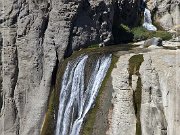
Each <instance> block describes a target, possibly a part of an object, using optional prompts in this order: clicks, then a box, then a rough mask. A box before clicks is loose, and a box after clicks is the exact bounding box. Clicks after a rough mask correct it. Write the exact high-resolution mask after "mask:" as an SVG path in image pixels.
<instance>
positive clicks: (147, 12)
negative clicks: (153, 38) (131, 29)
mask: <svg viewBox="0 0 180 135" xmlns="http://www.w3.org/2000/svg"><path fill="white" fill-rule="evenodd" d="M143 27H144V28H146V29H147V30H150V31H156V30H157V28H156V27H155V26H154V25H153V24H152V20H151V12H150V10H149V9H147V8H145V10H144V23H143Z"/></svg>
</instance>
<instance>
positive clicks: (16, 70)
mask: <svg viewBox="0 0 180 135" xmlns="http://www.w3.org/2000/svg"><path fill="white" fill-rule="evenodd" d="M14 63H15V65H16V66H15V71H14V74H13V75H14V76H13V81H12V93H11V97H12V98H14V90H15V87H16V84H17V81H18V75H19V64H18V50H17V47H16V51H15V58H14Z"/></svg>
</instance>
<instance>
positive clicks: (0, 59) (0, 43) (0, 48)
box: [0, 32, 3, 113]
mask: <svg viewBox="0 0 180 135" xmlns="http://www.w3.org/2000/svg"><path fill="white" fill-rule="evenodd" d="M2 45H3V38H2V34H1V32H0V68H1V69H0V113H1V109H2V106H3V91H2V81H3V78H2Z"/></svg>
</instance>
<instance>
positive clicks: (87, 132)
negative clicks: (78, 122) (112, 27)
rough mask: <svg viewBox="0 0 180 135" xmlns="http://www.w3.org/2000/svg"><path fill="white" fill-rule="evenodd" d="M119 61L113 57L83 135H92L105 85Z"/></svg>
mask: <svg viewBox="0 0 180 135" xmlns="http://www.w3.org/2000/svg"><path fill="white" fill-rule="evenodd" d="M117 61H118V58H117V57H116V56H114V55H113V57H112V61H111V66H110V67H109V70H108V72H107V74H106V76H105V78H104V80H103V82H102V85H101V88H100V90H99V94H98V96H97V98H96V101H95V106H94V108H91V109H90V111H89V112H88V116H87V118H86V119H85V121H84V124H83V128H82V131H81V135H92V132H93V126H94V123H95V120H96V119H97V118H96V114H97V112H98V110H99V109H100V106H101V97H103V90H104V88H105V85H106V83H107V81H108V79H109V77H110V76H111V72H112V70H113V68H114V67H115V64H116V62H117Z"/></svg>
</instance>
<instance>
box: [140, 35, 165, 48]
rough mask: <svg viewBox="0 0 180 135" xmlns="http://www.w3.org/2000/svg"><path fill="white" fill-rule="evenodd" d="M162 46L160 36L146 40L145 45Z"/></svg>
mask: <svg viewBox="0 0 180 135" xmlns="http://www.w3.org/2000/svg"><path fill="white" fill-rule="evenodd" d="M152 45H153V46H162V39H161V38H159V37H153V38H151V39H148V40H146V41H145V42H144V44H143V47H149V46H152Z"/></svg>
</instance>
